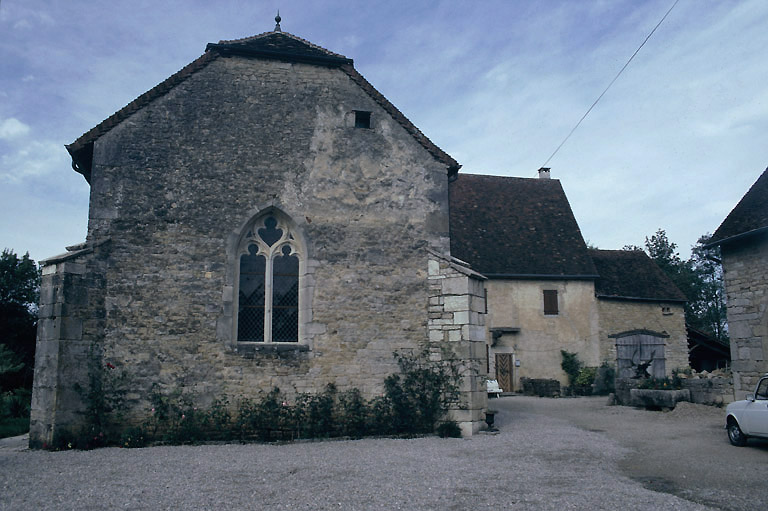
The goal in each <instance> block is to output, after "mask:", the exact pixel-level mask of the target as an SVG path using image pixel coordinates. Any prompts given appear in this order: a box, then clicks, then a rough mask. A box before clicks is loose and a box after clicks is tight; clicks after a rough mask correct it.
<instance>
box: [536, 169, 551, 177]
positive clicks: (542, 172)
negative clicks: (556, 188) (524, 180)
mask: <svg viewBox="0 0 768 511" xmlns="http://www.w3.org/2000/svg"><path fill="white" fill-rule="evenodd" d="M549 170H550V169H549V167H541V168H540V169H539V179H549Z"/></svg>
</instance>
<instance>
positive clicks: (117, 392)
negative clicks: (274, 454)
mask: <svg viewBox="0 0 768 511" xmlns="http://www.w3.org/2000/svg"><path fill="white" fill-rule="evenodd" d="M429 355H430V353H429V352H428V351H427V350H424V351H421V352H419V353H412V352H406V353H395V354H394V356H395V359H396V360H397V363H398V365H399V366H400V369H401V372H400V373H399V374H393V375H390V376H389V377H387V378H386V380H385V381H384V388H385V392H384V395H383V396H378V397H376V398H374V399H372V400H370V401H366V400H365V399H364V398H363V396H362V393H361V392H360V390H359V389H356V388H353V389H350V390H348V391H345V392H339V391H338V389H337V388H336V386H335V385H334V384H332V383H331V384H328V385H327V386H326V387H325V389H324V390H323V392H320V393H317V394H299V395H298V396H297V397H296V399H295V400H294V403H293V404H291V403H289V400H288V399H287V398H286V396H285V395H284V394H283V393H282V392H281V391H280V389H279V388H277V387H274V388H273V389H272V390H271V391H269V392H267V393H263V394H262V395H261V396H260V397H259V398H258V399H241V400H239V402H238V403H237V410H236V411H235V413H234V414H233V413H231V411H230V406H229V401H228V400H226V399H217V400H215V401H214V402H213V403H212V404H211V405H210V406H209V407H207V408H200V407H198V406H197V405H196V404H195V403H197V402H198V401H199V400H198V399H197V398H196V396H194V395H193V394H191V393H187V392H184V391H183V390H181V389H176V390H174V391H172V392H166V393H163V392H160V391H159V389H158V388H157V387H155V388H154V389H153V390H152V391H151V392H150V395H149V401H150V404H151V407H152V408H151V410H150V416H149V418H148V419H147V420H146V421H145V422H144V424H143V425H141V426H133V427H130V428H129V429H126V430H124V431H123V432H122V433H121V434H119V435H116V434H114V432H113V431H112V430H111V429H110V425H111V424H113V423H114V421H113V422H110V418H111V419H114V418H115V417H118V416H119V406H120V405H121V404H122V396H123V394H124V391H123V390H122V389H123V387H122V385H121V376H120V374H119V371H118V370H117V368H116V366H115V365H114V364H111V363H107V364H103V363H102V361H101V358H100V357H95V356H94V357H92V359H93V365H92V370H91V371H90V382H89V388H88V389H81V390H80V391H81V395H82V396H83V399H84V400H85V401H86V404H87V412H86V419H87V427H86V428H85V430H84V431H83V432H82V433H81V434H80V435H68V434H67V435H60V438H58V439H57V444H56V445H55V446H53V447H54V448H57V449H72V448H78V449H90V448H93V447H99V446H102V445H120V446H122V447H143V446H145V445H147V444H148V443H150V442H152V441H162V442H165V443H169V444H190V443H197V442H201V441H208V440H240V441H249V440H259V441H263V442H270V441H276V440H294V439H297V438H328V437H338V436H346V437H351V438H360V437H363V436H366V435H389V434H398V435H412V434H427V433H434V432H435V430H436V429H437V432H438V433H439V434H440V435H441V436H460V435H461V430H460V429H459V427H458V425H457V424H456V423H455V422H453V421H445V422H441V421H442V420H443V418H444V417H445V415H446V413H447V411H448V409H449V407H450V406H452V405H453V404H455V403H456V402H457V401H458V396H459V391H458V389H459V386H458V385H459V381H460V375H459V369H458V366H457V364H456V363H454V362H450V361H449V362H442V361H433V360H431V359H430V356H429ZM438 423H439V426H438Z"/></svg>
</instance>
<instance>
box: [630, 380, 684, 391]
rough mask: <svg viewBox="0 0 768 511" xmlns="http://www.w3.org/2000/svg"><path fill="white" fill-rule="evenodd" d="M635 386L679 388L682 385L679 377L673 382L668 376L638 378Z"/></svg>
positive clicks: (656, 388) (640, 387)
mask: <svg viewBox="0 0 768 511" xmlns="http://www.w3.org/2000/svg"><path fill="white" fill-rule="evenodd" d="M637 388H638V389H651V390H680V389H681V388H682V387H681V385H680V381H679V379H678V381H677V382H675V381H673V380H670V379H669V378H643V379H642V380H640V383H639V384H638V385H637Z"/></svg>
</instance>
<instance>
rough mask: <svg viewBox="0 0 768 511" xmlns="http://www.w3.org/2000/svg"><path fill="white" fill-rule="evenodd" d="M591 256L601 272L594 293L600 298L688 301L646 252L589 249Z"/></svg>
mask: <svg viewBox="0 0 768 511" xmlns="http://www.w3.org/2000/svg"><path fill="white" fill-rule="evenodd" d="M589 255H590V256H591V257H592V260H593V261H594V263H595V267H596V268H597V273H598V274H599V275H600V278H598V279H597V280H596V281H595V293H596V294H597V296H598V297H600V298H618V299H633V300H646V301H662V302H684V301H686V298H685V295H684V294H683V293H682V291H680V290H679V289H678V288H677V286H676V285H675V284H674V282H672V280H671V279H670V278H669V277H668V276H667V274H666V273H664V272H663V271H662V270H661V268H659V267H658V265H657V264H656V263H654V262H653V259H651V258H650V257H648V255H647V254H646V253H645V252H643V251H640V250H597V249H590V250H589Z"/></svg>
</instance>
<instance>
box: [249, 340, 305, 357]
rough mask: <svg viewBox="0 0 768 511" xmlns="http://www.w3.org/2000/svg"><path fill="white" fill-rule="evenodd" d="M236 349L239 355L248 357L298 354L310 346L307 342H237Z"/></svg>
mask: <svg viewBox="0 0 768 511" xmlns="http://www.w3.org/2000/svg"><path fill="white" fill-rule="evenodd" d="M235 351H236V352H237V354H238V355H242V356H243V357H246V358H253V357H255V356H258V355H261V354H264V355H286V356H290V355H298V354H300V353H303V352H307V351H309V346H307V345H306V344H298V343H297V344H277V343H264V344H257V343H237V346H236V347H235Z"/></svg>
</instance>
